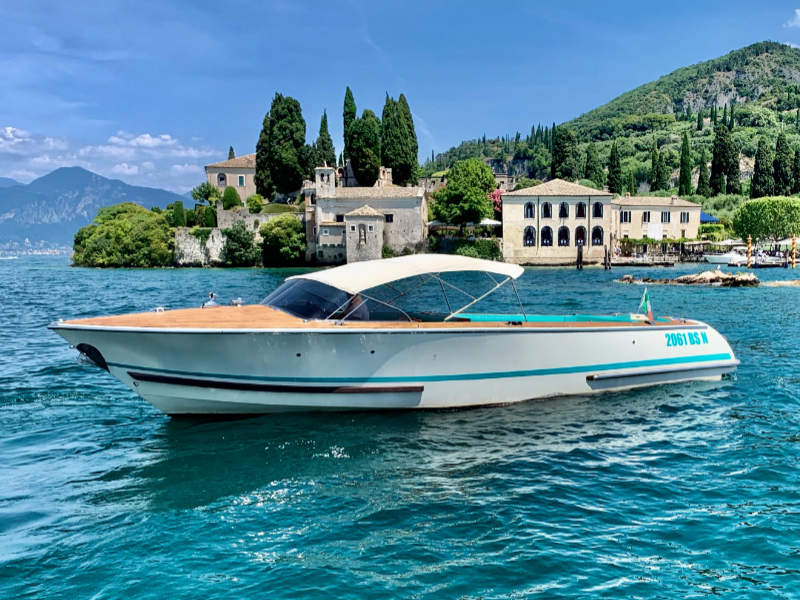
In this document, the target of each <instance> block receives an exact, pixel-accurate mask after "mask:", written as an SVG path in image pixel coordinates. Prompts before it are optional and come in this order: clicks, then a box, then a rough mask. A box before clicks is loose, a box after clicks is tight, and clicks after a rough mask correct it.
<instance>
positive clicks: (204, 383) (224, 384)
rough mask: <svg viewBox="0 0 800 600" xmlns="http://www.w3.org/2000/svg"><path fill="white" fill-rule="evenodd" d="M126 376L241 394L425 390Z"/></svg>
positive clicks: (419, 388)
mask: <svg viewBox="0 0 800 600" xmlns="http://www.w3.org/2000/svg"><path fill="white" fill-rule="evenodd" d="M128 375H130V376H131V377H133V379H135V380H136V381H149V382H152V383H168V384H170V385H185V386H189V387H204V388H217V389H222V390H239V391H243V392H294V393H303V394H391V393H411V392H420V393H421V392H422V391H423V390H424V389H425V388H424V386H421V385H395V386H380V387H378V386H370V387H363V386H342V385H278V384H272V383H249V382H244V381H217V380H213V379H196V378H190V377H175V376H172V375H158V374H156V373H140V372H138V371H128Z"/></svg>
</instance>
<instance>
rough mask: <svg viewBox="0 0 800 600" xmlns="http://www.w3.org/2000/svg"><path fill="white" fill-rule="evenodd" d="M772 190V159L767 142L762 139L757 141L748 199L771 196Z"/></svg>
mask: <svg viewBox="0 0 800 600" xmlns="http://www.w3.org/2000/svg"><path fill="white" fill-rule="evenodd" d="M773 188H774V179H773V176H772V157H771V156H770V152H769V148H767V141H766V140H765V139H764V138H763V137H762V138H759V139H758V149H757V150H756V163H755V166H754V167H753V178H752V179H751V180H750V197H751V198H761V197H763V196H771V195H772V190H773Z"/></svg>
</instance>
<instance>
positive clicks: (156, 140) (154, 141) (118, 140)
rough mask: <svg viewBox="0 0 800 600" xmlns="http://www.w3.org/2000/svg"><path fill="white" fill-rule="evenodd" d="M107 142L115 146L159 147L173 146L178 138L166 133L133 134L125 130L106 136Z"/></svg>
mask: <svg viewBox="0 0 800 600" xmlns="http://www.w3.org/2000/svg"><path fill="white" fill-rule="evenodd" d="M108 143H109V144H114V145H117V146H132V147H134V148H136V147H139V148H161V147H163V146H174V145H175V144H177V143H178V140H176V139H175V138H173V137H172V136H171V135H168V134H166V133H162V134H160V135H150V134H149V133H142V134H141V135H134V134H132V133H127V132H125V131H118V132H117V134H116V135H112V136H111V137H110V138H108Z"/></svg>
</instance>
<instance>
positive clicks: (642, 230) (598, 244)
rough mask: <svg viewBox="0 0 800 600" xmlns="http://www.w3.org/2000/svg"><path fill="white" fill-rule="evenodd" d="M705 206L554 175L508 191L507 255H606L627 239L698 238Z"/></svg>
mask: <svg viewBox="0 0 800 600" xmlns="http://www.w3.org/2000/svg"><path fill="white" fill-rule="evenodd" d="M699 226H700V205H699V204H695V203H693V202H689V201H688V200H684V199H682V198H678V197H677V196H673V197H672V198H668V197H667V198H663V197H650V196H628V195H626V196H623V197H618V198H613V199H612V195H611V194H610V193H609V192H606V191H601V190H595V189H592V188H589V187H585V186H582V185H578V184H576V183H570V182H568V181H563V180H561V179H553V180H551V181H547V182H545V183H542V184H540V185H536V186H533V187H530V188H525V189H522V190H517V191H515V192H506V193H505V194H503V257H504V259H505V260H506V261H507V262H514V263H520V264H540V265H559V264H571V263H574V262H575V260H576V258H577V247H578V246H583V260H584V261H585V262H587V263H597V262H601V261H602V260H603V256H604V253H605V249H606V248H608V249H609V250H611V251H612V252H613V251H614V250H615V249H616V248H617V247H618V246H619V243H620V240H623V239H625V238H630V239H641V238H644V237H648V238H651V239H654V240H661V239H666V238H670V239H677V238H681V237H683V238H688V239H692V238H696V237H697V233H698V227H699Z"/></svg>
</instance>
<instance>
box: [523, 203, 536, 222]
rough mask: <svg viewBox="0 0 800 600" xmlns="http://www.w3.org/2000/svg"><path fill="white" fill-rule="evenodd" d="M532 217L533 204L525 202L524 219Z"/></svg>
mask: <svg viewBox="0 0 800 600" xmlns="http://www.w3.org/2000/svg"><path fill="white" fill-rule="evenodd" d="M533 216H534V213H533V202H526V203H525V218H526V219H532V218H533Z"/></svg>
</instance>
